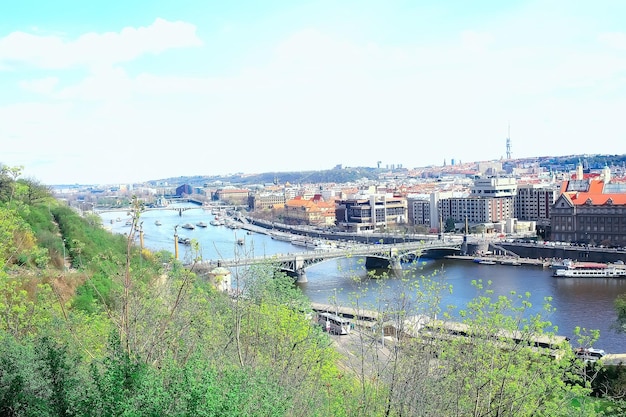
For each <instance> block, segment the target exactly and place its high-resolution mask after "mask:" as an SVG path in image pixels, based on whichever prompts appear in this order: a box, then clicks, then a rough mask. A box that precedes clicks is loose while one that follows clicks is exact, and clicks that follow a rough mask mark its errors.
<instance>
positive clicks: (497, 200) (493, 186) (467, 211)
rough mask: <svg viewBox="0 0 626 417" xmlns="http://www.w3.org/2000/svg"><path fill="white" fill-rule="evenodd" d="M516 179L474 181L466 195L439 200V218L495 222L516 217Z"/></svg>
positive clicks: (469, 221)
mask: <svg viewBox="0 0 626 417" xmlns="http://www.w3.org/2000/svg"><path fill="white" fill-rule="evenodd" d="M516 192H517V184H516V180H515V178H509V177H491V178H479V179H476V180H475V181H474V185H473V186H472V187H471V189H470V195H469V196H468V197H453V198H443V199H441V200H440V201H439V208H438V209H439V213H440V218H441V219H442V221H443V222H444V223H445V221H446V220H447V219H453V220H454V222H455V223H464V222H467V223H470V224H478V223H497V222H501V221H506V220H507V219H510V218H513V217H514V216H515V201H514V198H515V195H516Z"/></svg>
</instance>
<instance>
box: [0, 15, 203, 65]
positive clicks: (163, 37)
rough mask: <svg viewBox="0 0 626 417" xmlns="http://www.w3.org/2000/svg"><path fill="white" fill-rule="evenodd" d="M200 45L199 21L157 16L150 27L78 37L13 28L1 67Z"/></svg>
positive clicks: (90, 60) (99, 61) (110, 58)
mask: <svg viewBox="0 0 626 417" xmlns="http://www.w3.org/2000/svg"><path fill="white" fill-rule="evenodd" d="M200 45H202V41H201V40H200V39H199V38H198V36H197V35H196V27H195V25H193V24H190V23H186V22H169V21H167V20H164V19H156V20H155V21H154V22H153V23H152V24H151V25H149V26H146V27H138V28H134V27H126V28H124V29H122V30H121V31H119V32H106V33H86V34H84V35H81V36H79V37H78V38H77V39H66V38H63V37H61V36H59V35H50V36H46V35H35V34H30V33H25V32H12V33H10V34H9V35H7V36H5V37H3V38H0V68H5V69H7V68H17V67H19V66H20V65H28V66H34V67H37V68H44V69H63V68H71V67H76V66H87V67H94V66H96V67H97V66H109V65H114V64H117V63H121V62H128V61H132V60H133V59H136V58H138V57H140V56H142V55H145V54H159V53H161V52H163V51H166V50H168V49H174V48H185V47H197V46H200Z"/></svg>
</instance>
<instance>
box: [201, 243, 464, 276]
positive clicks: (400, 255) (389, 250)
mask: <svg viewBox="0 0 626 417" xmlns="http://www.w3.org/2000/svg"><path fill="white" fill-rule="evenodd" d="M460 249H461V243H454V242H444V241H441V240H433V241H427V242H407V243H394V244H380V245H354V246H351V247H349V248H343V249H339V248H337V249H329V250H316V251H309V252H299V253H295V254H294V253H289V254H276V255H273V256H270V257H265V256H264V257H255V258H240V259H222V260H218V261H203V262H201V263H200V264H196V265H195V266H194V269H195V270H196V272H197V273H199V274H205V273H207V272H210V271H211V270H212V269H214V268H215V267H218V266H222V267H226V268H235V267H240V266H247V265H254V264H261V263H267V262H271V263H273V264H277V265H278V266H279V268H280V269H281V270H282V271H284V272H286V273H287V274H288V275H290V276H292V277H295V278H297V281H298V282H307V278H306V273H305V269H306V268H308V267H309V266H311V265H315V264H318V263H320V262H325V261H327V260H329V259H336V258H348V257H352V256H365V257H366V261H365V266H366V267H367V268H376V267H378V268H382V267H387V268H389V269H391V270H393V271H399V270H401V269H402V266H401V262H402V261H403V260H411V259H414V258H417V257H420V256H423V255H424V254H425V253H427V252H433V251H437V252H439V253H442V252H444V253H447V254H450V255H452V254H457V253H458V252H459V251H460Z"/></svg>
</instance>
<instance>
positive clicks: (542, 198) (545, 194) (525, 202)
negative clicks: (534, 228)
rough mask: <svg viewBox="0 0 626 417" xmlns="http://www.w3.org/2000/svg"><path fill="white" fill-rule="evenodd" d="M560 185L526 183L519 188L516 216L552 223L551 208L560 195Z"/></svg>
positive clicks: (545, 223) (521, 218) (516, 198)
mask: <svg viewBox="0 0 626 417" xmlns="http://www.w3.org/2000/svg"><path fill="white" fill-rule="evenodd" d="M559 194H560V187H558V186H557V185H553V184H548V185H544V184H525V185H520V186H518V188H517V194H516V195H515V217H516V218H518V219H519V220H525V221H536V222H537V223H538V224H543V225H549V224H550V209H551V208H552V206H553V205H554V203H555V201H556V199H557V198H558V197H559Z"/></svg>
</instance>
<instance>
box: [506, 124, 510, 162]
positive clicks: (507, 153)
mask: <svg viewBox="0 0 626 417" xmlns="http://www.w3.org/2000/svg"><path fill="white" fill-rule="evenodd" d="M506 159H511V123H509V130H508V133H507V135H506Z"/></svg>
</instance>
